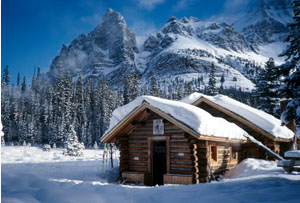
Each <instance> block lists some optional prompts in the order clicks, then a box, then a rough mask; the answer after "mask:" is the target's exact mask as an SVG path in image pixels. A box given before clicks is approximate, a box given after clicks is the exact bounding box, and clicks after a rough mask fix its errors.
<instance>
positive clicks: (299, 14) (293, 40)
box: [281, 0, 300, 138]
mask: <svg viewBox="0 0 300 203" xmlns="http://www.w3.org/2000/svg"><path fill="white" fill-rule="evenodd" d="M293 7H294V16H293V19H294V21H295V22H294V23H292V24H290V25H289V27H290V33H289V35H288V37H287V42H288V43H289V46H288V48H287V50H286V51H285V52H284V54H283V55H284V56H285V57H286V60H290V61H289V62H287V63H286V64H285V65H284V66H282V68H281V70H282V72H284V73H285V74H286V75H287V76H286V77H285V78H284V81H283V83H284V84H283V85H282V86H281V91H282V92H283V93H284V95H285V96H286V97H287V98H291V101H290V102H289V103H288V105H287V107H286V109H285V110H284V112H283V113H282V114H281V121H282V122H283V123H284V124H288V123H289V122H290V121H291V120H292V119H294V120H295V123H296V132H297V136H298V137H299V138H300V111H299V109H300V43H299V39H300V0H294V1H293Z"/></svg>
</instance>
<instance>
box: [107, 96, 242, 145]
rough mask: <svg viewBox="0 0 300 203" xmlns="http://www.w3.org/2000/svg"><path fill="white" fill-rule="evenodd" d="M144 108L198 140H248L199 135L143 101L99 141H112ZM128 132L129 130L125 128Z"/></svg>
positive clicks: (234, 141)
mask: <svg viewBox="0 0 300 203" xmlns="http://www.w3.org/2000/svg"><path fill="white" fill-rule="evenodd" d="M146 109H149V110H151V111H152V112H154V113H156V114H158V115H159V116H161V117H162V118H164V119H166V120H168V121H169V122H170V123H172V124H174V125H176V126H177V127H179V128H180V129H182V130H183V131H185V132H186V133H188V134H190V135H191V136H193V137H195V138H196V139H199V140H211V141H218V142H232V143H245V142H248V141H246V140H240V139H229V138H222V137H214V136H207V135H201V134H199V133H198V132H196V131H195V130H193V129H192V128H190V127H189V126H188V125H186V124H184V123H182V122H181V121H178V120H177V119H175V118H174V117H172V116H171V115H169V114H166V113H165V112H163V111H161V110H160V109H158V108H156V107H154V106H152V105H150V104H149V103H148V102H146V101H143V102H142V104H141V105H139V106H137V107H136V108H135V109H133V110H132V111H131V112H130V113H129V114H128V115H127V116H125V118H123V119H122V120H121V121H120V122H119V123H118V124H117V125H116V126H114V127H113V128H112V129H111V130H110V131H109V132H107V133H106V134H105V135H104V136H103V137H102V138H101V142H104V143H109V142H114V140H115V139H114V138H116V137H117V136H120V135H122V134H123V133H122V131H124V129H126V128H128V126H129V128H132V127H133V126H131V127H130V125H131V123H132V122H133V121H134V120H135V119H136V118H137V117H138V116H139V115H141V114H142V113H143V112H144V111H145V110H146ZM125 132H126V131H125ZM127 132H129V130H127Z"/></svg>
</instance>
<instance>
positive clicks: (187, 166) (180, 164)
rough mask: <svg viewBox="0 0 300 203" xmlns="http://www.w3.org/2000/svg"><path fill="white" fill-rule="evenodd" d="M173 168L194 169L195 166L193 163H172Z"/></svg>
mask: <svg viewBox="0 0 300 203" xmlns="http://www.w3.org/2000/svg"><path fill="white" fill-rule="evenodd" d="M171 167H173V168H193V167H194V165H193V164H192V163H183V164H182V163H172V162H171Z"/></svg>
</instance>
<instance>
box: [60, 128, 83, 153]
mask: <svg viewBox="0 0 300 203" xmlns="http://www.w3.org/2000/svg"><path fill="white" fill-rule="evenodd" d="M66 138H67V139H66V141H65V150H64V152H63V154H64V155H68V156H83V150H84V144H83V143H80V142H79V141H78V137H77V135H76V131H75V129H74V124H70V125H69V128H68V131H67V135H66Z"/></svg>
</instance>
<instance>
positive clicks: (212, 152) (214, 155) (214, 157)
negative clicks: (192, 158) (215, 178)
mask: <svg viewBox="0 0 300 203" xmlns="http://www.w3.org/2000/svg"><path fill="white" fill-rule="evenodd" d="M210 159H211V160H213V161H218V149H217V146H210Z"/></svg>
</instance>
